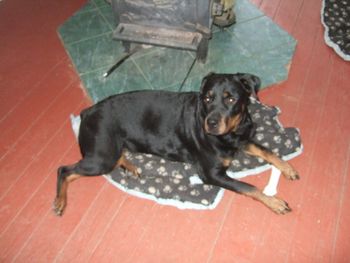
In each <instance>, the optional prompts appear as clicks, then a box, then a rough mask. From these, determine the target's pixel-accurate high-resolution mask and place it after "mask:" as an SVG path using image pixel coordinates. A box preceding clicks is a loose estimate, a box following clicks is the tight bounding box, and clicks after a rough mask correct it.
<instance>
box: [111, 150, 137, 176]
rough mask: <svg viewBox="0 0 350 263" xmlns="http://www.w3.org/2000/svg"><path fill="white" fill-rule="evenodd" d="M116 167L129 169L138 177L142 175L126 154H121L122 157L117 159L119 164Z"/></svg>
mask: <svg viewBox="0 0 350 263" xmlns="http://www.w3.org/2000/svg"><path fill="white" fill-rule="evenodd" d="M116 167H121V168H123V169H125V170H127V171H129V172H130V173H132V174H133V175H134V176H136V177H140V173H139V171H138V168H137V167H136V166H135V165H133V164H132V163H130V162H129V161H128V160H127V159H126V157H125V155H124V154H122V155H121V157H120V158H119V160H118V161H117V165H116Z"/></svg>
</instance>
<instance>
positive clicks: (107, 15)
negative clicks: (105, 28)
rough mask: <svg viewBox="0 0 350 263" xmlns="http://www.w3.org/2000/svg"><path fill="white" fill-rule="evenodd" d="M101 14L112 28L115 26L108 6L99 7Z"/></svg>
mask: <svg viewBox="0 0 350 263" xmlns="http://www.w3.org/2000/svg"><path fill="white" fill-rule="evenodd" d="M99 10H100V12H101V15H102V16H103V18H104V19H105V21H106V22H107V23H108V24H109V26H110V27H111V29H112V30H114V28H116V27H117V25H116V22H115V19H114V15H113V11H112V8H111V7H110V6H102V7H100V8H99Z"/></svg>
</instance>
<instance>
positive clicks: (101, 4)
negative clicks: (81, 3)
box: [89, 0, 110, 7]
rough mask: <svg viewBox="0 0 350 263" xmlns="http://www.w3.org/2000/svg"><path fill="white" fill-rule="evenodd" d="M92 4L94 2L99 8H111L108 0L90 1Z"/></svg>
mask: <svg viewBox="0 0 350 263" xmlns="http://www.w3.org/2000/svg"><path fill="white" fill-rule="evenodd" d="M89 1H90V2H94V3H95V5H96V6H98V7H104V6H110V4H109V3H108V2H107V1H106V0H89Z"/></svg>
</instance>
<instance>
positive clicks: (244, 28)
mask: <svg viewBox="0 0 350 263" xmlns="http://www.w3.org/2000/svg"><path fill="white" fill-rule="evenodd" d="M231 32H233V34H234V35H235V36H236V37H237V38H238V39H239V40H240V41H241V42H242V43H243V44H244V45H245V47H246V48H247V49H248V50H249V51H250V52H252V53H253V54H257V53H261V52H263V51H264V50H269V49H271V48H274V47H277V46H280V45H281V44H286V43H289V42H294V41H295V40H294V39H293V37H291V36H290V35H289V34H288V33H287V32H285V31H284V30H283V29H282V28H280V27H279V26H277V25H276V24H275V23H274V22H273V21H272V20H271V19H270V18H268V17H266V16H263V17H259V18H255V19H253V20H249V21H247V22H244V23H240V24H237V25H236V26H234V27H232V28H231Z"/></svg>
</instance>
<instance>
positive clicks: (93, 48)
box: [67, 33, 124, 74]
mask: <svg viewBox="0 0 350 263" xmlns="http://www.w3.org/2000/svg"><path fill="white" fill-rule="evenodd" d="M67 51H68V53H69V55H70V57H71V58H72V60H73V62H74V65H75V67H76V68H77V71H78V72H79V73H80V74H84V73H86V72H89V71H93V70H96V69H99V68H101V67H105V66H111V65H113V64H114V63H115V62H116V61H117V60H118V59H119V58H120V57H121V56H122V54H123V53H124V48H123V46H122V44H121V43H120V42H119V41H116V40H113V38H112V33H107V34H104V35H102V36H101V35H100V36H98V37H94V38H90V39H86V40H83V41H79V42H75V43H73V44H70V45H67Z"/></svg>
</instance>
